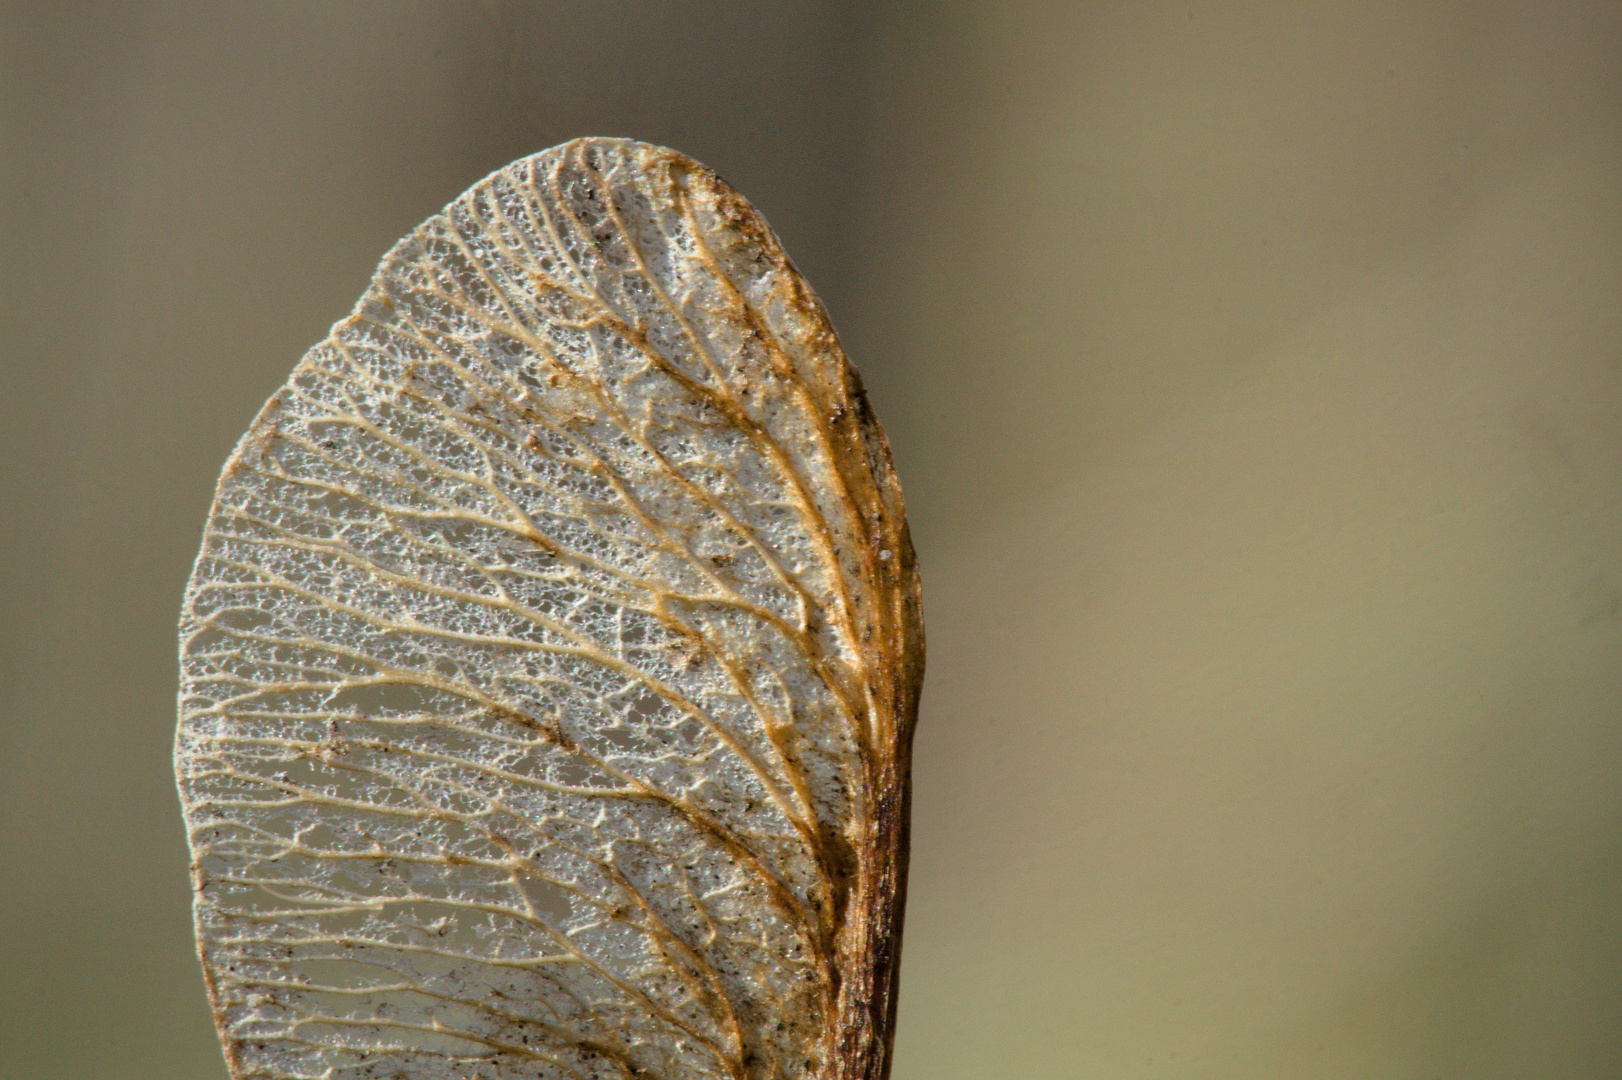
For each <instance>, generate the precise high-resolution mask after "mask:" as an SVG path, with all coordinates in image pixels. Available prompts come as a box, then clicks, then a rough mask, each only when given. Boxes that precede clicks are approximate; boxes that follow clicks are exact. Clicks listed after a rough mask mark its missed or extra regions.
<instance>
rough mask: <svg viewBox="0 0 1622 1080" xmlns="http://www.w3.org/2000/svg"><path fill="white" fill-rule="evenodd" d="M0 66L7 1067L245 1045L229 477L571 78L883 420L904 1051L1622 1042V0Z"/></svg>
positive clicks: (1592, 1073) (11, 51)
mask: <svg viewBox="0 0 1622 1080" xmlns="http://www.w3.org/2000/svg"><path fill="white" fill-rule="evenodd" d="M0 108H3V117H4V119H3V127H0V140H3V141H0V168H3V170H4V171H3V189H0V190H3V199H4V205H3V207H0V250H3V253H4V262H3V265H0V274H3V280H0V331H3V332H0V364H3V377H4V381H3V384H0V455H3V456H0V500H3V501H0V540H3V546H0V573H3V574H4V579H3V590H4V595H3V598H0V601H3V604H4V613H3V620H0V627H3V633H4V642H3V649H0V680H3V686H0V740H3V741H0V1080H56V1078H63V1080H66V1078H75V1080H77V1078H103V1077H105V1078H110V1080H145V1078H153V1080H191V1078H199V1080H202V1078H208V1080H220V1078H221V1077H223V1076H224V1070H223V1067H222V1066H221V1064H220V1061H219V1056H218V1051H217V1049H216V1047H215V1043H214V1036H213V1033H212V1031H211V1030H210V1027H209V1021H208V1017H207V1014H206V1009H205V1007H204V1004H203V992H202V986H201V980H200V977H199V975H198V972H197V968H196V963H195V960H194V958H193V955H192V952H191V945H190V941H189V937H190V926H189V921H188V913H187V906H186V905H187V902H188V896H187V886H186V875H185V864H186V855H185V850H184V842H183V836H182V831H181V828H180V822H179V816H178V812H177V809H176V805H175V799H174V796H173V791H172V781H171V779H170V774H169V764H168V754H169V745H170V737H171V728H172V723H173V692H174V679H175V661H174V634H173V626H174V620H175V614H176V611H177V608H178V604H179V598H180V592H181V588H182V585H183V582H184V579H185V577H186V574H187V571H188V569H189V566H190V562H191V559H192V556H193V554H194V552H195V549H196V544H197V541H198V537H199V530H200V527H201V524H202V521H203V517H204V514H205V511H206V509H207V506H208V501H209V497H210V493H211V489H212V485H213V482H214V477H215V475H216V473H217V470H218V468H219V466H220V464H221V463H222V461H223V460H224V458H225V456H226V454H227V452H228V451H229V450H230V447H231V445H232V444H233V442H234V440H235V439H236V437H237V435H238V434H239V433H240V432H241V431H242V430H243V429H244V428H245V427H246V425H247V423H248V420H249V419H250V417H251V416H252V415H253V413H254V412H255V411H256V410H257V408H258V407H259V405H260V403H261V402H262V401H263V400H264V399H265V398H266V397H267V396H268V395H269V394H270V393H271V391H272V390H274V389H275V388H276V386H277V385H278V384H279V383H280V382H281V380H282V379H283V378H284V376H285V374H286V372H287V371H288V370H289V369H290V368H291V366H292V365H293V363H294V361H295V360H296V359H297V358H298V356H299V355H300V354H301V353H302V352H303V350H304V349H305V348H307V347H308V346H309V345H310V344H312V343H313V342H315V341H316V340H318V339H319V338H320V337H321V336H322V335H323V334H324V333H325V330H326V327H327V326H328V325H329V324H330V323H331V322H333V321H335V320H336V319H338V318H340V317H342V316H343V315H344V314H346V313H347V311H348V309H349V306H350V305H351V304H352V303H353V301H354V300H355V298H356V297H358V296H359V294H360V292H361V290H362V288H363V287H364V285H365V283H366V280H367V277H368V275H369V273H370V271H371V268H372V267H373V265H375V262H376V260H377V258H378V257H379V256H380V255H381V254H382V253H383V251H384V250H385V249H386V248H387V247H388V246H389V245H390V244H391V243H392V242H393V241H394V240H395V239H396V238H398V237H399V236H401V235H403V234H404V233H405V232H406V231H408V230H409V229H410V228H411V227H412V226H413V225H415V224H416V223H417V222H418V221H420V220H422V219H423V218H424V217H426V216H428V215H429V214H431V213H433V212H434V211H436V210H437V209H438V208H439V207H440V206H442V205H443V204H444V203H445V202H447V201H449V200H450V199H451V198H453V197H454V196H456V195H457V194H458V193H460V192H461V191H462V190H463V189H464V188H466V187H467V186H468V185H469V184H470V183H472V182H473V181H475V180H477V179H479V178H480V177H481V176H483V175H485V174H486V173H487V172H489V171H491V170H492V169H495V168H498V167H500V166H501V165H503V164H505V163H506V162H508V161H509V160H511V159H513V158H516V157H518V156H521V155H523V154H526V153H529V152H532V151H535V150H538V149H541V148H543V147H546V146H549V145H552V144H554V143H557V142H560V141H562V140H564V139H566V138H569V137H571V136H575V135H582V134H599V135H632V136H636V137H639V138H643V139H647V140H650V141H654V142H660V143H665V144H667V145H671V146H675V147H677V148H679V149H681V150H683V151H685V152H687V153H689V154H692V155H694V156H696V157H698V158H699V159H701V160H703V161H705V162H706V163H707V164H709V165H711V166H713V167H714V168H716V169H717V170H718V171H720V172H721V174H722V175H723V176H726V177H727V178H728V179H729V180H731V181H732V182H733V183H734V184H735V185H736V186H738V187H739V188H740V189H741V190H742V191H743V192H744V193H745V194H746V195H747V196H748V197H750V198H751V199H752V200H753V201H755V203H756V204H757V205H758V206H759V207H760V208H761V209H762V210H763V211H764V212H765V213H766V215H767V216H768V217H769V218H770V220H771V221H772V222H773V224H774V225H775V226H776V228H777V229H778V231H779V233H780V234H781V235H782V236H783V239H784V241H785V243H786V244H787V246H788V248H789V250H790V251H791V252H792V253H793V254H794V256H795V258H796V260H797V261H798V262H799V264H800V266H801V268H802V269H803V270H804V271H805V272H806V273H807V275H808V276H809V277H810V278H811V279H812V281H813V283H814V284H815V285H816V286H817V288H818V289H819V291H820V292H821V293H822V295H823V297H824V299H825V300H826V301H827V303H828V306H829V307H830V309H831V310H832V313H833V316H834V319H835V321H836V323H837V324H838V325H839V327H840V328H841V332H842V334H843V336H844V338H845V342H846V345H847V347H848V349H849V351H850V353H851V354H852V356H853V357H854V358H855V359H856V361H857V363H858V365H859V366H860V367H861V368H862V370H863V372H864V375H865V376H866V378H867V381H868V386H869V389H870V392H871V395H872V398H873V400H874V403H875V405H876V407H877V409H878V412H879V414H880V416H881V417H882V418H883V420H884V422H885V424H886V426H887V428H888V430H889V433H890V438H891V442H892V444H893V447H894V450H895V455H896V460H897V464H898V466H899V469H900V472H901V475H902V479H903V481H904V483H905V485H906V489H907V496H908V501H909V505H910V509H911V515H912V523H913V530H914V536H915V539H916V541H917V544H918V548H919V551H920V554H921V558H922V562H923V568H924V575H925V586H926V603H927V611H928V617H929V638H930V676H929V681H928V686H927V690H926V697H925V707H924V714H923V720H922V725H921V727H920V728H919V734H918V742H917V772H916V784H917V788H916V801H915V807H916V811H915V827H914V854H913V877H912V893H911V901H910V905H909V909H908V913H907V934H906V949H905V963H904V966H903V980H902V997H901V1010H900V1032H899V1035H898V1037H897V1040H896V1065H895V1072H894V1076H895V1080H926V1078H929V1080H934V1078H951V1077H967V1078H987V1077H1004V1076H1007V1077H1038V1076H1042V1077H1072V1076H1073V1077H1086V1078H1092V1077H1098V1078H1110V1080H1114V1078H1139V1077H1142V1078H1149V1077H1155V1078H1162V1077H1170V1078H1188V1080H1194V1078H1202V1080H1204V1078H1232V1080H1241V1078H1243V1080H1265V1078H1278V1080H1302V1078H1323V1080H1341V1078H1364V1077H1366V1078H1378V1080H1455V1078H1497V1077H1504V1078H1510V1077H1517V1078H1519V1077H1559V1078H1562V1080H1579V1078H1611V1077H1616V1076H1619V1075H1622V1037H1619V1032H1622V1026H1619V1025H1622V843H1619V841H1622V782H1619V781H1622V5H1617V4H1614V3H1602V2H1593V3H1586V4H1583V3H1579V4H1568V3H1530V2H1527V3H1519V4H1500V3H1464V2H1445V3H1443V2H1438V3H1423V4H1422V3H1408V4H1398V3H1356V4H1354V3H1350V2H1330V3H1312V4H1286V3H1276V4H1269V3H1261V2H1255V0H1243V2H1228V3H1182V4H1163V3H1152V2H1151V3H1141V2H1140V3H1133V2H1111V3H1073V4H1060V3H1054V4H1041V3H1034V2H1023V0H1021V2H1001V3H995V4H992V3H987V4H967V3H964V4H924V3H916V4H867V3H851V4H848V5H847V4H820V5H819V4H808V3H743V2H738V3H720V2H715V3H692V2H653V0H647V2H642V3H637V2H633V0H613V2H596V3H586V2H577V3H540V2H536V3H527V4H524V3H503V4H497V3H472V2H470V3H461V4H450V3H442V4H440V3H421V2H409V0H406V2H400V0H396V2H381V0H370V2H364V3H338V4H330V3H317V2H313V0H310V2H301V3H270V4H246V3H243V4H214V3H201V2H170V3H151V4H112V3H109V4H105V5H93V4H86V3H81V2H67V3H50V4H47V3H39V4H18V3H12V4H9V5H7V6H5V7H4V8H3V13H0Z"/></svg>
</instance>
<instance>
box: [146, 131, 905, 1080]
mask: <svg viewBox="0 0 1622 1080" xmlns="http://www.w3.org/2000/svg"><path fill="white" fill-rule="evenodd" d="M181 669H182V689H181V723H180V730H179V736H178V740H177V748H176V767H177V772H178V775H179V781H180V790H181V797H182V802H183V805H184V809H185V814H186V819H187V824H188V827H189V830H190V838H191V844H192V851H193V855H194V866H193V871H194V876H195V887H196V920H197V933H198V941H199V948H200V951H201V954H202V958H203V964H204V969H205V973H206V976H207V980H208V984H209V989H210V994H211V998H212V1001H213V1006H214V1010H215V1016H216V1020H217V1022H218V1023H219V1025H220V1029H221V1034H222V1038H223V1041H224V1044H225V1049H226V1055H227V1058H228V1061H229V1063H230V1067H231V1070H232V1075H233V1076H234V1077H238V1078H243V1077H256V1078H257V1077H266V1078H294V1077H300V1078H302V1077H327V1078H332V1080H358V1078H361V1077H410V1078H420V1080H438V1078H450V1077H480V1078H485V1080H498V1078H500V1080H506V1078H512V1080H516V1078H518V1077H525V1078H532V1077H538V1076H539V1077H558V1078H569V1080H587V1078H594V1080H596V1078H600V1080H607V1078H611V1077H612V1078H617V1077H633V1076H657V1077H662V1078H666V1080H681V1078H700V1077H704V1078H710V1077H736V1078H745V1077H812V1076H817V1077H822V1076H849V1077H857V1076H860V1077H880V1076H882V1075H883V1074H884V1073H885V1072H886V1071H887V1059H888V1053H889V1042H890V1018H891V1015H892V1012H893V1008H892V1006H893V986H894V971H895V960H896V955H897V953H896V950H895V948H894V946H893V944H892V942H893V937H894V934H895V933H897V932H899V925H900V924H899V910H900V899H901V891H902V885H903V881H904V870H905V835H904V830H905V805H906V784H907V775H908V745H909V742H910V737H911V728H912V724H913V721H914V717H915V713H916V705H917V692H918V683H919V680H920V678H921V674H922V630H921V624H920V621H919V608H918V584H917V576H916V570H915V565H914V561H913V555H912V549H911V545H910V543H909V542H908V539H907V535H906V524H905V518H904V513H903V510H902V503H901V496H900V491H899V488H898V487H897V484H896V480H895V477H894V474H893V471H892V469H891V466H890V461H889V454H888V450H887V448H886V446H885V443H884V438H883V435H882V434H881V432H880V430H879V428H878V425H877V423H876V422H875V421H874V420H873V418H872V415H871V412H870V411H869V409H868V407H867V404H866V400H865V397H864V396H863V394H862V390H861V386H860V383H859V381H858V380H857V377H856V374H855V372H854V370H853V369H852V368H851V367H850V365H849V363H848V362H847V361H846V359H845V357H844V354H843V352H842V351H841V350H840V347H839V345H838V342H837V341H836V339H835V337H834V334H833V331H832V329H831V327H830V325H829V323H828V320H827V317H826V315H825V313H824V312H823V310H822V308H821V306H820V304H819V303H818V302H817V301H816V299H815V297H814V296H813V295H812V293H811V291H810V289H809V287H808V286H807V285H806V284H805V283H804V281H803V280H802V279H801V278H800V277H799V275H798V273H797V272H796V271H795V270H794V268H793V266H792V265H791V264H790V263H789V261H788V260H787V258H786V256H785V255H784V254H783V252H782V249H781V247H780V246H779V244H778V242H777V240H776V237H775V236H773V235H772V233H771V232H770V230H769V229H768V228H767V227H766V225H765V222H764V221H763V220H762V219H761V218H760V216H759V215H758V214H757V213H756V212H755V211H754V210H753V209H752V208H751V207H750V206H749V205H748V204H747V203H745V202H744V201H743V200H742V198H741V197H739V196H738V195H737V194H736V193H735V192H733V191H732V190H731V189H730V188H729V187H727V186H726V185H725V184H724V183H723V182H722V181H720V180H719V179H718V178H717V177H716V176H715V175H714V174H713V173H711V172H709V171H708V170H706V169H704V168H703V167H702V166H700V165H698V164H696V163H695V162H693V161H691V160H689V159H687V158H685V157H683V156H681V155H679V154H676V153H674V152H672V151H669V150H664V149H659V148H656V147H651V146H647V145H644V144H640V143H634V142H628V141H618V140H582V141H579V142H575V143H570V144H567V145H565V146H562V147H558V148H556V149H554V150H550V151H546V152H544V153H541V154H538V155H536V156H534V157H532V158H528V159H525V160H522V161H519V162H517V163H515V164H513V165H512V166H509V167H508V168H506V169H504V170H502V171H500V172H498V173H495V174H494V175H492V176H491V177H489V178H488V179H486V180H485V181H483V182H481V183H480V184H478V185H477V186H476V187H474V188H473V189H472V190H470V191H469V192H468V193H467V194H465V195H464V196H462V198H460V199H458V200H457V201H456V202H455V203H453V204H451V205H450V206H449V207H447V208H446V210H445V212H444V213H443V214H441V215H439V216H436V217H434V218H432V219H431V220H429V221H428V222H426V223H425V224H424V225H423V226H422V227H420V228H419V229H417V230H416V231H415V232H414V233H413V234H412V235H411V236H409V237H407V238H406V239H405V240H403V241H401V243H400V244H398V245H397V246H396V247H395V248H394V250H393V251H391V252H390V253H389V255H388V256H387V257H386V258H385V259H384V261H383V263H382V265H381V266H380V268H379V270H378V273H377V276H376V278H375V279H374V281H373V284H372V286H371V288H370V289H369V290H368V291H367V293H366V295H365V296H364V297H363V298H362V299H361V301H360V303H359V304H358V305H357V306H356V309H355V312H354V314H353V315H351V316H350V317H349V318H348V319H347V320H345V321H343V322H341V323H339V324H338V325H337V326H335V327H334V328H333V331H332V333H331V335H330V336H329V337H328V338H327V340H325V341H323V342H322V343H321V344H319V345H317V346H316V347H315V348H313V349H312V350H311V351H310V352H309V353H308V354H307V355H306V356H305V358H304V359H303V361H302V362H300V364H299V365H298V367H297V368H296V369H295V370H294V372H293V375H292V376H291V378H290V380H289V381H288V383H287V385H286V386H285V387H284V388H283V389H281V390H280V391H279V392H278V393H277V394H276V395H275V396H274V397H272V399H271V400H270V402H269V403H268V404H267V405H266V406H265V408H264V410H263V411H262V412H261V413H260V415H259V416H258V418H257V419H256V420H255V421H254V424H253V426H252V428H251V429H250V430H249V432H248V433H247V435H246V436H244V438H243V439H242V441H241V443H240V444H239V445H238V447H237V449H236V451H235V453H234V454H233V456H232V457H231V459H230V460H229V462H228V463H227V465H226V467H225V471H224V473H223V475H222V476H221V479H220V485H219V490H218V494H217V496H216V499H215V503H214V506H213V510H212V512H211V516H210V518H209V522H208V528H207V532H206V535H205V539H204V543H203V548H202V552H201V554H200V555H199V557H198V560H197V566H196V569H195V571H194V573H193V576H192V579H191V582H190V585H189V587H188V589H187V593H186V600H185V606H184V610H183V614H182V622H181Z"/></svg>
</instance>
